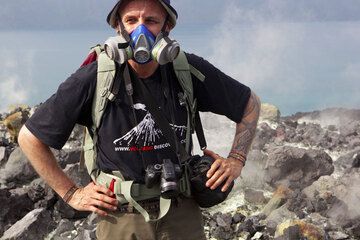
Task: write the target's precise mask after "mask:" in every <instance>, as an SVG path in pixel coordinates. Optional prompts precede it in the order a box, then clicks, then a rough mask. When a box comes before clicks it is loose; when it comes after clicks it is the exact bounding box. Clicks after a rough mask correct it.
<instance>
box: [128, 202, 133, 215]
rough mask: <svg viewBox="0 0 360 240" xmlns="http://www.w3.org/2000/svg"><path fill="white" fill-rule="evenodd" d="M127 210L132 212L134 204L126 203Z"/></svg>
mask: <svg viewBox="0 0 360 240" xmlns="http://www.w3.org/2000/svg"><path fill="white" fill-rule="evenodd" d="M127 211H128V212H129V213H133V212H134V206H133V205H132V204H131V203H128V205H127Z"/></svg>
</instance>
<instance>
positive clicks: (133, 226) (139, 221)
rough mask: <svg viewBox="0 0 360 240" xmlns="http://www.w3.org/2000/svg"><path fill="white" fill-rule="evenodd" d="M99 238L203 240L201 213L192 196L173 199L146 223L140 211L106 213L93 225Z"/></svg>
mask: <svg viewBox="0 0 360 240" xmlns="http://www.w3.org/2000/svg"><path fill="white" fill-rule="evenodd" d="M96 236H97V239H98V240H192V239H193V240H206V237H205V233H204V225H203V217H202V214H201V211H200V208H199V206H198V204H197V203H196V202H195V201H194V200H193V199H191V198H181V199H180V200H179V201H178V203H177V204H174V203H172V204H171V207H170V210H169V212H168V213H167V214H166V215H165V217H163V218H162V219H160V220H159V221H157V222H150V223H147V222H145V220H144V217H143V216H142V215H141V214H139V213H120V212H113V213H109V215H108V216H107V217H101V218H100V220H99V223H98V226H97V229H96Z"/></svg>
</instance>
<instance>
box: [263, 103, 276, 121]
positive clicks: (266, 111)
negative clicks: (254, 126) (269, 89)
mask: <svg viewBox="0 0 360 240" xmlns="http://www.w3.org/2000/svg"><path fill="white" fill-rule="evenodd" d="M279 119H280V110H279V109H278V108H277V107H276V106H274V105H272V104H269V103H262V104H261V110H260V118H259V121H260V122H262V121H270V122H279Z"/></svg>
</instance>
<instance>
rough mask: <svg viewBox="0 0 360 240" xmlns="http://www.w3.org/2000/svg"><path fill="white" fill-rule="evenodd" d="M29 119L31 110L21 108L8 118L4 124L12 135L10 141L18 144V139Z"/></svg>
mask: <svg viewBox="0 0 360 240" xmlns="http://www.w3.org/2000/svg"><path fill="white" fill-rule="evenodd" d="M28 119H29V109H28V108H19V109H17V111H15V112H14V113H12V114H10V115H9V116H7V117H6V118H5V119H4V121H3V123H4V125H5V126H6V128H7V129H8V132H9V133H10V136H11V138H10V140H11V141H12V142H15V143H17V138H18V135H19V132H20V129H21V127H22V125H24V123H25V122H26V120H28Z"/></svg>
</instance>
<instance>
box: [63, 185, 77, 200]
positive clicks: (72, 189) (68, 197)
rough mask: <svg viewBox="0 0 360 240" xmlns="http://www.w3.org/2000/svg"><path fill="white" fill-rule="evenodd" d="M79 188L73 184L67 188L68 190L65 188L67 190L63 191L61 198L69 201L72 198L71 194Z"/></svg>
mask: <svg viewBox="0 0 360 240" xmlns="http://www.w3.org/2000/svg"><path fill="white" fill-rule="evenodd" d="M78 189H79V188H78V187H77V186H76V185H73V186H72V187H71V188H69V190H67V192H66V193H65V195H64V196H63V198H62V199H63V200H64V202H66V203H69V201H70V199H71V198H72V196H73V195H74V194H75V192H76V191H77V190H78Z"/></svg>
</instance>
